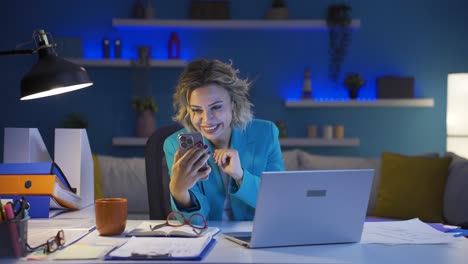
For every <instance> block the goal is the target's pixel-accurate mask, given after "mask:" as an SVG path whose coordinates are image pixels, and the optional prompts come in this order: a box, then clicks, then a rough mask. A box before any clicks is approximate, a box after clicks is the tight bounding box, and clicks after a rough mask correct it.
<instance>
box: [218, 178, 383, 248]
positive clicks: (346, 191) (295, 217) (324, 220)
mask: <svg viewBox="0 0 468 264" xmlns="http://www.w3.org/2000/svg"><path fill="white" fill-rule="evenodd" d="M373 177H374V170H372V169H369V170H367V169H366V170H314V171H277V172H264V173H263V174H262V177H261V181H260V187H259V191H258V198H257V205H256V210H255V216H254V220H253V227H252V232H234V233H224V236H225V237H226V238H227V239H229V240H232V241H234V242H236V243H240V244H242V245H244V246H246V247H249V248H261V247H280V246H298V245H314V244H333V243H352V242H359V241H360V239H361V235H362V229H363V225H364V220H365V217H366V211H367V204H368V201H369V196H370V191H371V185H372V180H373Z"/></svg>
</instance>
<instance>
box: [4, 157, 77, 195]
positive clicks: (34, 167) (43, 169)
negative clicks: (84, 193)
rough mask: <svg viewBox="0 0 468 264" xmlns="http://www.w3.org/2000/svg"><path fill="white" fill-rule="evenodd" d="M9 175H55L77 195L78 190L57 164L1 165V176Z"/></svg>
mask: <svg viewBox="0 0 468 264" xmlns="http://www.w3.org/2000/svg"><path fill="white" fill-rule="evenodd" d="M7 174H8V175H16V174H18V175H21V174H55V175H56V176H57V177H58V178H59V179H60V181H61V182H62V183H63V185H64V186H65V187H67V188H68V189H69V190H71V191H72V192H73V193H76V188H72V187H71V185H70V183H69V182H68V180H67V178H66V177H65V175H64V174H63V172H62V170H61V169H60V167H59V166H58V165H57V164H56V163H55V162H36V163H0V176H1V175H7Z"/></svg>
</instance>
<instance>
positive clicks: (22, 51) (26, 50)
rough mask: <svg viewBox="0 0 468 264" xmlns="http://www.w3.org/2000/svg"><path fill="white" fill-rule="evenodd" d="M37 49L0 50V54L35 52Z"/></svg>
mask: <svg viewBox="0 0 468 264" xmlns="http://www.w3.org/2000/svg"><path fill="white" fill-rule="evenodd" d="M34 51H35V50H33V49H25V50H0V56H5V55H17V54H33V53H34Z"/></svg>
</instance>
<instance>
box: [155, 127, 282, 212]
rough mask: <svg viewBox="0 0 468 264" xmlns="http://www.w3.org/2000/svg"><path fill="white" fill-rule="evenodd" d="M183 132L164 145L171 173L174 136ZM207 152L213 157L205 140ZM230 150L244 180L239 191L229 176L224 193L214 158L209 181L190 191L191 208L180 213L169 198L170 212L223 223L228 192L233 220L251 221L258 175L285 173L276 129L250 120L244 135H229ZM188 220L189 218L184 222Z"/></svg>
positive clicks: (235, 131)
mask: <svg viewBox="0 0 468 264" xmlns="http://www.w3.org/2000/svg"><path fill="white" fill-rule="evenodd" d="M186 131H187V130H186V129H185V128H183V129H181V130H179V131H177V132H175V133H174V134H172V135H170V136H169V137H168V138H167V139H166V140H165V141H164V152H165V155H166V160H167V167H168V168H169V175H170V174H171V173H172V164H173V163H174V155H175V152H176V150H177V135H178V134H179V133H182V132H186ZM204 141H205V144H206V145H208V150H209V151H211V153H214V149H213V145H212V144H211V142H209V141H208V140H207V139H204ZM231 149H236V150H237V151H238V153H239V157H240V161H241V166H242V168H243V170H244V178H243V180H242V184H241V186H240V187H238V186H237V184H236V182H235V181H234V180H233V179H232V178H231V177H230V176H229V183H228V190H225V187H224V183H223V179H222V175H221V173H220V172H221V169H220V168H218V165H216V163H214V160H213V158H210V159H209V160H208V165H209V166H210V167H211V173H210V175H209V178H208V180H206V181H199V182H198V183H197V184H196V185H195V186H194V187H193V188H192V189H190V190H189V192H190V195H191V197H192V201H193V203H194V206H193V207H192V208H189V209H185V210H179V208H178V207H177V204H176V203H175V201H174V199H173V197H172V195H171V204H172V210H173V211H178V212H181V213H183V214H184V215H185V216H190V215H192V214H194V213H200V214H202V215H203V216H205V218H206V219H207V220H222V215H223V210H224V200H225V197H226V192H228V194H229V196H230V200H231V208H232V213H233V218H234V219H233V220H238V221H247V220H248V221H250V220H252V219H253V216H254V212H255V205H256V201H257V194H258V187H259V184H260V175H261V173H262V172H263V171H282V170H284V162H283V156H282V154H281V147H280V144H279V140H278V128H277V127H276V125H275V124H274V123H272V122H270V121H266V120H259V119H253V120H252V121H251V122H249V123H248V124H247V127H246V129H245V130H244V131H242V130H241V129H240V128H235V129H234V130H233V132H232V135H231ZM187 219H188V218H187Z"/></svg>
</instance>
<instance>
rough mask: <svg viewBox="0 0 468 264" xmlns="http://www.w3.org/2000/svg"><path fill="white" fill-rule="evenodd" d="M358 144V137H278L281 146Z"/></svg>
mask: <svg viewBox="0 0 468 264" xmlns="http://www.w3.org/2000/svg"><path fill="white" fill-rule="evenodd" d="M359 144H360V140H359V138H343V139H325V138H280V145H281V146H283V147H357V146H359Z"/></svg>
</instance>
